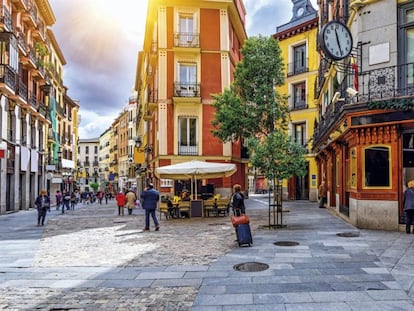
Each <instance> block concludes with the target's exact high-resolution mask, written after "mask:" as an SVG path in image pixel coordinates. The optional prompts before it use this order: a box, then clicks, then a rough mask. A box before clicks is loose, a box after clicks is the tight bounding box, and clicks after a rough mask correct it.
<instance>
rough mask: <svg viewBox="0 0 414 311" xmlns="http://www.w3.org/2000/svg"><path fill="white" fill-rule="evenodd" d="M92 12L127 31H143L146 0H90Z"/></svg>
mask: <svg viewBox="0 0 414 311" xmlns="http://www.w3.org/2000/svg"><path fill="white" fill-rule="evenodd" d="M92 3H93V4H92V5H93V7H94V13H95V14H97V15H99V16H100V18H103V19H105V20H106V21H109V22H112V23H116V24H117V25H119V27H120V28H121V29H122V30H123V31H124V32H128V33H138V32H143V31H144V30H143V29H142V28H143V27H145V18H146V14H147V4H148V0H117V1H112V0H92Z"/></svg>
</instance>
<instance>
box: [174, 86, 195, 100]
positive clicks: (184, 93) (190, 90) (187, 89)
mask: <svg viewBox="0 0 414 311" xmlns="http://www.w3.org/2000/svg"><path fill="white" fill-rule="evenodd" d="M174 96H175V97H200V83H181V82H174Z"/></svg>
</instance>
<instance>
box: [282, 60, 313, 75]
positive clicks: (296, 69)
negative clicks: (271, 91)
mask: <svg viewBox="0 0 414 311" xmlns="http://www.w3.org/2000/svg"><path fill="white" fill-rule="evenodd" d="M308 63H309V61H308V59H306V61H305V64H303V63H302V62H293V63H289V64H288V68H287V76H288V77H292V76H295V75H299V74H301V73H304V72H309V66H308Z"/></svg>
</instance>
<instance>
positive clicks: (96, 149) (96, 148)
mask: <svg viewBox="0 0 414 311" xmlns="http://www.w3.org/2000/svg"><path fill="white" fill-rule="evenodd" d="M95 154H98V146H95Z"/></svg>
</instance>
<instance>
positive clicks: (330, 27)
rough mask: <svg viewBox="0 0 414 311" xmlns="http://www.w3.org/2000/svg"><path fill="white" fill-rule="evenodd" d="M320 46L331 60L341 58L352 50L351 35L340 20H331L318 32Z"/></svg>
mask: <svg viewBox="0 0 414 311" xmlns="http://www.w3.org/2000/svg"><path fill="white" fill-rule="evenodd" d="M320 36H321V37H320V40H321V48H322V50H323V51H324V52H325V54H326V55H327V56H328V57H329V58H331V59H333V60H341V59H344V58H345V57H347V56H349V54H351V51H352V35H351V32H350V31H349V29H348V28H347V27H346V26H345V25H344V24H342V23H341V22H337V21H331V22H329V23H327V24H325V26H323V28H322V30H321V34H320Z"/></svg>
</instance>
